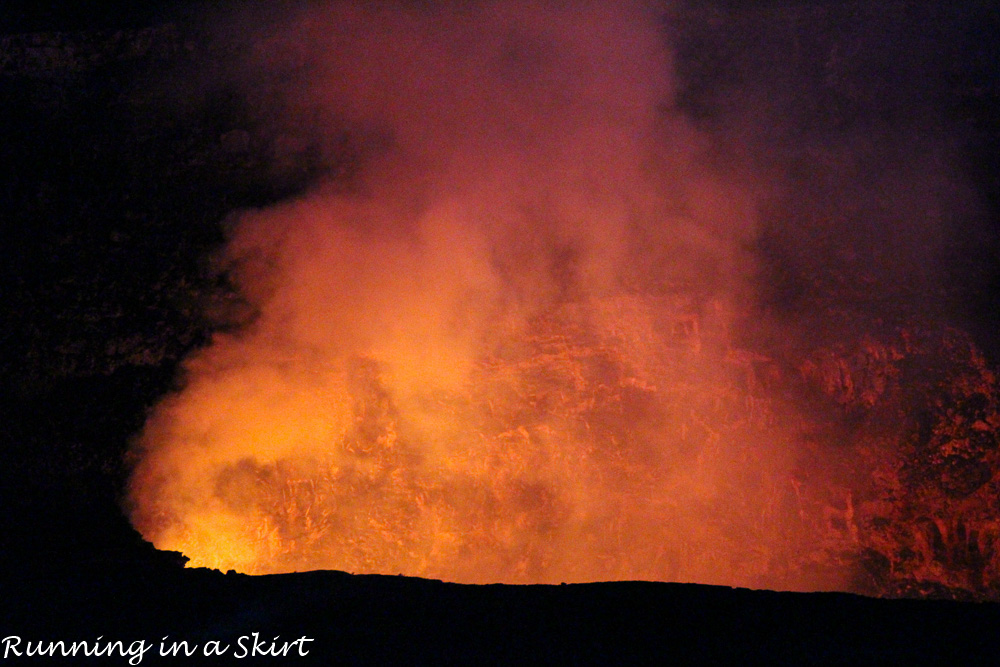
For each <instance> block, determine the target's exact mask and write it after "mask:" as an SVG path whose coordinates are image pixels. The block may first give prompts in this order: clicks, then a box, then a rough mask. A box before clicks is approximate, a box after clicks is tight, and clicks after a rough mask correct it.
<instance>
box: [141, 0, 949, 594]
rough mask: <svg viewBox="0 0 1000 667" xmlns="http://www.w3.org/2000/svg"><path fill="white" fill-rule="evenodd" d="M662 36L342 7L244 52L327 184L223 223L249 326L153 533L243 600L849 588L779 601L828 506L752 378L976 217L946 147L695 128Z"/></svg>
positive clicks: (487, 10)
mask: <svg viewBox="0 0 1000 667" xmlns="http://www.w3.org/2000/svg"><path fill="white" fill-rule="evenodd" d="M258 16H260V14H255V17H258ZM669 17H670V14H669V13H668V12H666V11H665V10H663V9H662V8H656V7H653V6H649V5H646V4H643V3H637V2H625V1H622V2H534V1H528V0H526V1H523V2H517V1H502V2H481V3H464V2H429V3H423V2H414V3H385V4H375V3H360V2H358V3H353V2H343V3H310V4H302V5H298V6H297V9H296V10H295V11H284V12H283V13H282V15H281V16H270V17H268V20H267V21H266V22H265V27H264V28H260V27H254V28H253V33H254V34H253V38H252V39H250V40H248V42H249V43H252V44H253V50H252V53H251V55H249V56H248V58H247V59H246V60H245V61H243V62H241V63H240V65H239V67H238V68H237V69H236V70H234V71H232V72H229V74H228V76H231V77H235V79H236V80H238V81H239V82H240V84H241V86H242V88H243V90H244V91H245V95H246V99H247V101H248V103H249V105H250V106H251V107H252V108H253V109H255V110H256V111H257V113H258V116H257V119H258V121H259V123H260V129H259V133H260V135H261V136H266V137H267V138H268V140H269V142H270V145H271V146H272V148H273V149H274V151H275V155H276V156H277V157H276V160H278V159H279V158H280V159H285V160H293V161H294V160H296V159H300V158H302V157H303V156H304V155H306V154H307V153H308V155H309V156H310V159H311V160H312V161H313V162H314V163H315V164H318V165H320V166H321V167H322V168H321V169H320V176H319V177H318V178H317V179H316V182H315V183H314V185H313V186H312V187H310V188H309V189H308V191H306V192H305V193H304V194H302V195H300V196H297V197H294V198H292V199H290V200H288V201H285V202H282V203H280V204H278V205H275V206H271V207H267V208H264V209H261V210H254V211H245V212H242V213H239V214H237V215H235V216H234V218H233V220H232V225H231V234H230V240H229V242H228V244H227V245H226V247H225V249H224V251H223V252H222V254H221V257H220V261H221V265H222V266H223V267H224V268H225V270H226V271H228V273H229V275H230V277H231V279H232V281H233V283H234V285H235V286H236V288H237V290H238V291H239V293H240V295H241V296H242V298H243V299H244V301H245V303H246V304H247V305H248V306H249V308H250V310H251V311H252V313H253V316H252V318H249V319H244V320H243V321H242V323H241V325H240V326H239V327H238V328H236V329H235V330H231V331H229V332H227V333H219V334H217V335H216V336H215V337H214V338H213V340H212V342H211V344H210V345H209V346H207V347H205V348H204V349H202V350H201V351H199V352H198V353H197V354H196V355H194V356H193V357H192V358H190V359H188V360H187V361H186V363H185V365H184V375H183V388H182V389H181V390H180V391H179V392H177V393H176V394H174V395H172V396H170V397H168V398H166V399H165V400H164V401H163V402H162V403H161V404H160V405H159V406H158V407H157V408H156V409H155V411H154V412H153V414H152V415H151V417H150V419H149V421H148V423H147V425H146V428H145V430H144V432H143V434H142V437H141V440H140V442H139V443H138V447H137V451H138V453H139V455H140V463H139V465H138V466H137V468H136V471H135V474H134V477H133V482H132V489H131V496H132V501H133V505H134V511H133V521H134V522H135V524H136V526H137V527H138V528H139V529H140V531H141V532H143V534H144V535H146V536H147V537H148V538H150V539H151V540H152V541H153V542H154V544H156V545H157V546H158V547H161V548H166V549H178V550H181V551H183V552H185V553H186V554H187V555H188V556H190V557H191V558H192V559H193V562H194V563H195V564H203V565H210V566H216V567H221V568H224V569H225V568H229V567H234V568H236V569H241V570H246V571H252V572H267V571H280V570H296V569H310V568H337V569H345V570H350V571H355V572H387V573H395V572H403V573H405V574H410V575H420V576H433V577H441V578H445V579H450V580H456V581H471V582H486V581H511V582H526V581H573V580H576V581H583V580H595V579H612V578H615V579H620V578H645V579H680V580H694V581H702V582H707V583H725V584H740V585H771V586H779V587H785V588H815V587H836V586H844V585H846V584H845V583H844V582H843V581H839V580H838V578H839V577H842V576H846V574H844V573H836V574H834V575H832V576H831V575H824V576H825V578H823V577H820V578H819V579H816V578H810V576H812V575H806V574H803V573H802V572H793V571H791V570H789V569H788V567H787V565H786V566H784V569H781V568H778V570H776V569H775V568H776V566H775V563H776V562H786V563H787V562H788V561H789V560H792V559H794V558H796V557H799V556H801V554H802V553H803V552H804V551H806V550H808V549H809V548H810V545H811V542H810V541H809V540H810V539H811V538H810V536H809V535H808V531H807V530H806V528H805V527H804V525H803V524H802V522H801V520H800V518H799V514H800V513H801V511H802V510H801V506H796V505H795V492H796V490H797V487H795V484H798V483H799V480H800V479H803V478H805V479H807V481H808V480H809V479H813V478H815V477H817V476H820V477H821V476H822V475H823V474H824V473H823V472H822V471H820V470H816V469H811V470H806V471H803V470H802V469H801V461H800V459H799V457H798V456H797V451H796V446H795V445H794V442H793V439H794V434H793V433H792V430H793V429H792V427H791V426H789V424H793V423H795V419H796V417H795V415H796V414H797V408H796V407H795V406H794V405H793V402H792V401H790V400H787V401H786V400H784V399H782V398H780V397H776V396H768V395H766V393H765V394H764V395H762V394H761V393H760V392H761V391H764V390H761V389H760V388H759V387H758V388H757V389H754V390H748V389H746V379H745V376H746V372H745V370H744V369H745V364H744V365H743V366H741V365H740V363H738V362H739V359H738V357H739V355H740V354H744V355H745V356H746V355H749V357H750V358H756V357H754V356H753V354H752V353H749V352H747V353H741V352H739V350H741V349H743V348H745V347H748V346H749V345H751V343H748V341H754V340H755V337H757V338H759V339H760V340H765V341H766V344H767V345H775V346H778V347H780V345H781V340H776V337H775V334H774V331H776V330H779V329H780V330H782V331H784V332H786V334H782V335H783V336H787V337H788V338H789V339H791V338H801V337H803V336H805V335H806V334H805V333H804V330H803V329H794V328H789V327H790V323H791V322H792V321H793V320H794V319H795V317H799V316H802V315H803V313H802V312H801V309H802V308H803V307H804V306H802V305H801V301H802V299H803V298H804V297H802V289H797V288H796V285H797V284H798V283H797V281H799V282H802V281H803V280H804V277H812V276H814V275H817V274H822V273H823V271H824V270H826V268H828V266H830V265H833V264H836V265H838V266H845V265H849V266H854V267H862V269H863V270H862V269H858V272H859V274H865V271H868V272H869V273H867V274H865V275H863V276H861V277H860V278H858V279H857V280H858V281H859V284H866V283H864V281H865V280H875V281H876V282H877V283H879V285H880V286H883V287H884V286H885V285H887V284H889V283H892V284H901V283H902V282H904V281H905V279H906V277H907V275H908V274H906V272H905V271H903V272H902V275H901V264H902V263H901V262H900V261H899V260H898V257H899V256H900V255H901V254H902V255H903V256H904V257H905V259H906V260H907V261H910V262H914V263H919V264H920V265H921V266H928V265H930V263H929V262H927V261H925V260H927V259H929V258H931V257H932V256H933V254H934V253H935V252H936V249H937V248H939V247H940V243H939V237H940V235H941V234H943V231H944V229H945V227H946V223H947V221H942V220H941V219H940V217H941V216H940V214H939V215H938V218H937V219H936V221H932V223H930V224H928V223H926V220H927V215H926V207H927V205H928V203H929V204H930V205H932V206H937V207H938V210H939V213H940V204H941V202H943V201H946V200H951V201H956V200H963V199H964V198H965V194H964V193H963V192H962V188H961V186H960V184H958V183H957V180H956V179H950V178H949V177H941V176H940V174H941V173H948V172H949V170H948V169H947V167H945V168H943V169H940V170H939V169H938V167H939V166H940V165H941V163H942V162H943V161H946V160H947V159H948V152H947V146H945V148H941V146H942V144H940V143H939V142H936V141H933V140H928V141H927V145H928V150H927V151H922V153H923V155H924V156H925V158H921V159H919V160H911V159H910V158H909V154H908V153H907V154H903V153H901V152H899V148H900V146H901V145H902V142H900V141H899V138H900V137H899V135H898V133H894V132H882V133H881V134H877V133H868V134H852V133H851V132H846V131H845V132H842V133H840V134H837V135H832V134H831V133H829V132H816V133H812V134H810V133H808V132H806V133H799V134H796V131H797V130H796V128H797V127H799V126H800V124H801V123H800V121H801V118H799V119H796V118H794V117H790V120H789V121H788V123H787V124H786V125H784V126H782V125H780V124H777V125H776V119H779V118H781V113H783V112H785V111H788V110H789V108H790V106H785V107H782V105H783V104H786V103H788V101H787V100H784V99H782V97H781V95H780V94H776V95H773V96H770V97H768V102H767V104H764V100H763V99H762V97H764V96H767V93H768V91H767V90H766V86H761V87H755V88H754V87H751V88H748V87H746V86H743V85H735V84H734V85H729V86H727V85H719V87H718V91H719V92H718V93H717V94H716V95H715V96H713V95H711V94H706V95H703V99H707V100H709V102H710V104H711V105H712V106H711V107H710V109H709V111H710V113H708V114H707V115H705V116H703V117H702V118H700V119H695V118H694V117H693V116H692V114H691V113H690V109H684V110H682V108H681V106H680V98H679V97H678V95H679V91H680V90H681V88H682V86H681V85H680V83H679V81H678V80H677V79H676V77H675V71H674V63H673V60H672V52H671V50H670V48H668V46H669V45H668V44H667V38H666V35H667V33H668V30H667V29H666V23H667V19H668V18H669ZM227 21H229V22H230V23H228V24H227V25H228V27H229V28H230V29H231V30H232V31H233V32H240V31H246V30H247V29H248V24H249V21H248V20H247V21H241V20H238V19H235V18H233V17H231V16H230V17H228V18H227ZM775 80H776V79H772V80H771V81H772V83H773V81H775ZM791 83H792V84H794V83H795V82H794V81H792V82H791ZM775 85H777V84H775ZM781 90H782V91H784V90H786V89H781ZM771 92H775V91H771ZM721 95H726V96H727V99H716V97H718V96H721ZM768 105H771V106H772V107H777V109H775V108H771V109H767V108H766V107H767V106H768ZM779 112H781V113H779ZM869 129H870V128H869ZM909 136H910V135H907V137H909ZM795 142H799V143H798V144H796V143H795ZM793 146H794V147H793ZM345 155H350V156H351V157H352V159H354V160H355V162H356V163H357V164H358V165H360V166H359V167H358V169H357V172H356V173H355V174H354V175H353V176H352V177H351V178H347V177H345V176H344V175H343V170H342V167H343V164H344V159H345ZM813 158H815V159H813ZM795 165H799V167H801V169H800V170H799V171H798V172H795V171H794V169H793V167H794V166H795ZM803 165H804V166H803ZM892 165H895V166H897V167H898V169H897V171H896V172H895V173H894V172H893V171H892V170H891V169H888V168H887V167H888V166H892ZM876 173H877V174H881V176H880V180H876V181H874V182H873V181H871V180H870V179H869V177H870V176H871V175H872V174H876ZM914 181H918V182H921V183H925V184H929V185H930V186H932V187H931V189H930V191H929V192H928V190H927V189H921V190H918V189H917V188H914V187H911V186H907V187H902V184H903V183H908V184H912V183H913V182H914ZM956 193H957V194H956ZM886 198H888V199H891V200H892V203H886ZM848 201H850V202H852V204H850V205H853V206H855V207H856V209H858V210H857V211H855V214H851V213H850V212H848V213H846V214H845V213H843V212H842V211H841V210H840V207H841V205H845V206H847V205H848V204H846V203H845V202H848ZM879 207H881V208H879ZM872 211H875V217H874V222H873V223H870V224H868V225H867V226H865V227H855V228H852V227H851V226H850V225H852V224H854V223H855V222H857V221H862V220H871V217H870V216H868V215H867V214H868V213H869V212H872ZM761 212H764V213H765V214H766V219H765V218H762V217H761ZM932 217H933V216H932ZM912 220H920V221H921V222H919V223H912V224H911V222H910V221H912ZM847 221H851V222H850V223H848V222H847ZM883 225H884V229H883V227H882V226H883ZM885 229H890V230H891V232H892V233H891V235H890V234H887V233H886V232H885ZM845 235H846V236H851V235H854V236H853V237H852V238H864V239H865V240H863V241H861V242H854V241H844V240H843V237H844V236H845ZM914 235H915V236H914ZM817 238H821V239H826V240H828V241H829V242H830V243H831V244H832V245H831V250H830V251H831V252H832V253H833V256H832V258H831V255H830V254H823V253H819V252H816V249H817V248H818V247H819V248H822V245H821V244H818V243H817V241H816V239H817ZM886 238H893V239H897V241H898V243H897V244H896V245H892V246H890V247H889V248H888V250H886V249H885V247H884V246H882V245H880V244H881V242H882V240H883V239H886ZM834 246H835V247H834ZM804 249H805V250H804ZM873 249H876V250H873ZM901 249H904V250H905V252H900V251H901ZM873 259H874V260H877V261H870V260H873ZM844 271H846V273H845V274H844V275H847V276H849V278H848V279H853V278H851V277H850V276H851V273H850V269H845V270H844ZM870 272H874V274H871V273H870ZM779 274H780V275H779ZM872 275H874V278H873V277H872ZM761 278H763V279H765V280H766V281H767V282H765V283H761V282H759V280H760V279H761ZM928 280H932V278H931V277H928ZM782 281H784V282H782ZM803 284H807V283H803ZM797 299H798V300H797ZM757 304H763V306H764V308H763V309H758V307H757ZM769 304H770V305H769ZM776 304H777V305H776ZM779 306H780V307H779ZM749 324H754V325H755V328H754V330H751V331H748V330H747V329H746V327H747V326H748V325H749ZM778 338H781V337H780V336H779V337H778ZM758 342H759V341H758ZM758 356H759V355H758ZM734 359H735V361H734ZM741 383H743V384H741ZM748 397H749V398H748ZM754 400H757V401H761V402H764V403H766V404H767V406H768V408H767V410H768V414H770V415H778V417H779V419H778V421H777V422H774V421H773V420H772V421H767V422H766V423H765V422H764V421H754V420H755V417H754V416H753V415H754V408H753V406H752V405H750V406H749V407H748V403H747V401H754ZM736 413H739V414H740V415H743V414H744V413H745V414H746V415H747V416H745V417H734V414H736ZM762 419H763V418H762ZM767 419H772V418H771V417H768V418H767ZM765 421H766V420H765ZM810 476H812V477H810Z"/></svg>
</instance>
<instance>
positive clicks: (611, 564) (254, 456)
mask: <svg viewBox="0 0 1000 667" xmlns="http://www.w3.org/2000/svg"><path fill="white" fill-rule="evenodd" d="M649 303H659V305H660V307H661V308H662V310H661V311H660V312H651V311H650V310H649V307H648V304H649ZM670 305H673V304H670V303H669V302H664V301H663V300H662V299H661V300H659V301H653V300H640V299H637V298H630V297H617V298H608V299H605V300H603V301H594V302H591V303H588V304H586V305H578V304H570V305H565V306H563V307H562V308H560V309H558V311H557V312H555V313H553V314H551V315H550V316H548V317H538V318H536V319H535V320H533V321H532V322H530V323H526V324H525V325H524V328H523V329H521V330H519V331H516V332H511V333H510V334H509V338H508V339H507V340H505V341H502V343H501V344H500V345H498V346H497V347H496V349H493V350H492V351H491V354H489V355H484V356H483V357H482V358H481V359H478V360H477V363H476V364H475V365H474V366H473V367H472V368H470V369H468V372H467V377H466V378H465V379H464V380H463V381H462V382H460V383H457V384H456V385H455V386H454V387H451V388H441V389H437V390H428V391H426V392H420V393H418V394H417V395H413V396H406V397H402V398H401V397H399V396H398V384H396V382H394V379H393V373H394V365H393V364H392V363H391V361H390V362H388V363H386V362H383V361H380V360H379V359H377V358H371V357H368V358H364V357H355V358H352V359H348V360H345V361H344V363H342V364H340V365H339V366H334V365H332V363H331V362H330V361H328V360H324V359H315V360H310V361H303V360H296V361H292V360H289V359H282V358H280V357H279V356H278V355H277V353H276V354H275V358H273V359H272V360H270V361H269V362H263V361H262V362H261V363H260V364H259V365H255V366H254V367H251V368H246V367H243V368H240V369H239V370H237V371H233V370H229V371H227V370H225V368H224V366H225V361H224V360H222V359H216V358H211V357H214V356H215V355H217V354H218V353H219V351H220V349H221V348H222V347H229V346H232V348H231V350H227V351H226V352H227V354H226V355H225V356H226V357H227V358H232V357H236V358H239V357H242V356H244V355H245V353H246V347H245V346H246V345H255V346H256V345H258V343H256V342H250V341H246V342H237V341H232V342H230V343H228V344H217V345H216V347H215V348H214V349H213V350H212V351H211V352H209V353H208V354H206V355H205V356H204V357H203V358H202V359H200V360H198V361H197V362H196V363H197V364H214V365H218V366H220V368H219V369H218V371H217V372H216V373H213V374H212V375H211V379H210V380H206V381H199V380H195V381H193V382H191V383H190V384H189V385H188V388H187V389H186V390H185V392H184V393H183V394H182V395H181V396H179V397H178V398H175V399H173V400H172V401H170V402H167V403H165V404H164V405H163V406H161V408H160V411H159V413H158V415H157V417H156V418H155V419H154V420H153V421H152V422H151V423H150V425H149V427H148V429H147V433H146V438H147V439H150V440H153V441H166V442H170V443H175V444H173V446H172V447H170V448H169V450H167V451H166V452H164V453H163V454H153V455H151V456H150V457H149V458H148V459H147V460H146V463H145V465H144V467H143V469H142V470H141V471H140V476H139V478H138V482H139V488H140V489H142V491H143V492H148V493H151V495H152V496H153V498H154V500H153V502H151V503H150V505H151V507H150V509H152V510H153V511H152V512H150V513H149V514H148V515H144V518H145V521H146V522H145V523H143V524H141V525H142V527H143V529H144V530H145V531H146V533H147V534H148V535H150V536H151V537H153V538H154V539H155V540H156V544H157V546H160V547H162V548H167V549H176V550H179V551H182V552H184V553H185V554H187V555H188V556H190V557H191V558H192V564H195V565H206V566H210V567H216V568H221V569H226V568H235V569H238V570H242V571H246V572H276V571H288V570H304V569H317V568H336V569H343V570H348V571H352V572H401V573H405V574H410V575H421V576H428V577H435V578H444V579H448V580H454V581H465V582H490V581H506V582H558V581H589V580H608V579H659V580H675V579H680V580H691V581H703V582H714V583H736V582H742V583H750V582H754V583H758V584H763V583H767V582H768V577H773V576H774V573H773V572H772V570H773V567H774V563H775V562H776V561H789V560H791V559H793V558H794V559H799V558H800V556H801V553H800V552H801V551H802V550H804V549H806V547H807V545H806V544H805V543H804V540H805V530H806V528H807V526H806V525H805V524H804V523H803V520H802V519H799V518H798V516H797V515H794V514H793V516H795V518H796V520H795V521H789V516H787V515H788V510H789V507H790V505H789V503H791V504H793V505H795V511H796V512H799V511H802V510H804V507H800V506H799V505H798V504H797V501H796V500H795V496H794V492H795V489H794V488H793V486H792V484H791V479H792V478H791V477H790V470H789V463H788V462H786V461H782V459H781V456H780V454H779V452H780V450H781V449H782V448H783V441H782V438H783V434H782V428H781V426H780V424H776V423H774V422H775V419H774V414H775V411H774V407H773V405H772V402H771V401H770V400H769V399H767V398H766V397H763V396H760V395H756V394H755V393H754V392H752V391H749V390H748V388H747V387H746V385H744V386H742V387H741V386H739V384H738V383H737V382H736V378H737V377H738V372H746V370H747V367H744V366H743V365H742V364H741V363H739V362H738V361H737V360H734V359H727V358H725V357H724V356H717V355H714V354H713V355H708V354H705V353H701V354H699V353H698V351H697V350H698V346H699V344H700V343H701V340H700V338H699V332H698V330H697V329H696V328H695V327H694V325H695V323H696V322H697V321H698V320H697V319H696V318H694V317H693V316H691V315H686V314H684V311H679V310H671V309H670V307H669V306H670ZM654 316H655V317H654ZM657 318H658V319H660V320H661V322H659V323H657V322H656V321H655V320H656V319H657ZM663 320H665V321H666V322H664V321H663ZM664 323H671V324H673V325H674V326H667V327H663V326H662V324H664ZM657 324H660V325H661V326H657ZM664 331H665V332H666V335H664V333H663V332H664ZM254 354H255V355H257V354H259V352H255V353H254ZM230 355H231V356H230ZM407 361H410V362H412V363H419V360H407ZM194 373H195V374H196V375H197V374H198V371H197V370H194ZM230 443H232V444H230ZM168 457H169V458H168ZM147 517H148V518H147ZM812 546H813V548H816V546H817V545H812ZM783 575H784V576H785V577H790V579H788V580H783V581H781V582H774V583H782V584H784V585H795V584H796V581H797V580H800V581H799V585H805V581H804V577H805V575H804V574H802V573H795V574H784V573H783Z"/></svg>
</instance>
